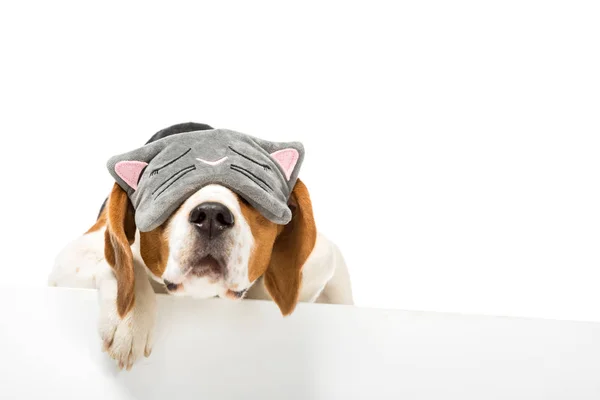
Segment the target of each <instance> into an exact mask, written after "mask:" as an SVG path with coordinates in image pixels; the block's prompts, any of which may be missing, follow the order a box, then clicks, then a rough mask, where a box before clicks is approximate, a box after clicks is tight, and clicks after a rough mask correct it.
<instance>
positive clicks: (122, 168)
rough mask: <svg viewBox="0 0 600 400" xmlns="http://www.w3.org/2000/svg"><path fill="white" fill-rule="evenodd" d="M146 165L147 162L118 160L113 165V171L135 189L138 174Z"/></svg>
mask: <svg viewBox="0 0 600 400" xmlns="http://www.w3.org/2000/svg"><path fill="white" fill-rule="evenodd" d="M146 166H148V163H145V162H143V161H119V162H118V163H117V164H116V165H115V172H116V173H117V175H119V177H121V179H123V180H124V181H125V183H127V184H128V185H129V186H130V187H131V188H132V189H133V190H137V188H138V181H139V180H140V175H141V174H142V171H143V170H144V168H146Z"/></svg>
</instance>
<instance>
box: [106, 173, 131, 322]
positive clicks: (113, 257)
mask: <svg viewBox="0 0 600 400" xmlns="http://www.w3.org/2000/svg"><path fill="white" fill-rule="evenodd" d="M106 208H107V212H106V215H107V224H106V232H105V233H104V257H105V258H106V261H107V262H108V263H109V264H110V266H111V267H112V268H113V271H114V273H115V276H116V277H117V311H118V312H119V315H120V316H121V317H124V316H125V315H126V314H127V313H128V312H129V310H131V308H132V307H133V304H134V301H135V295H134V293H135V292H134V288H135V286H134V285H135V281H134V275H135V274H134V272H133V253H132V252H131V244H132V243H133V242H134V240H135V228H136V227H135V220H134V215H135V212H134V209H133V206H132V205H131V202H130V201H129V198H128V197H127V193H126V192H125V191H124V190H123V189H121V187H120V186H119V185H117V184H116V183H115V186H113V189H112V192H111V193H110V196H109V197H108V203H107V205H106Z"/></svg>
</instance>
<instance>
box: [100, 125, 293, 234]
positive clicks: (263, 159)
mask: <svg viewBox="0 0 600 400" xmlns="http://www.w3.org/2000/svg"><path fill="white" fill-rule="evenodd" d="M289 148H291V149H295V150H297V151H298V154H299V157H298V161H297V163H296V165H295V167H294V169H293V171H292V172H291V176H290V179H289V180H287V179H286V177H285V174H284V170H283V169H282V167H281V166H280V165H279V164H278V163H277V161H275V160H274V159H273V158H272V157H271V156H270V154H271V153H273V152H275V151H278V150H282V149H289ZM223 157H227V158H226V159H225V160H224V161H223V162H221V163H219V164H217V165H208V164H206V163H204V162H201V161H199V160H197V158H200V159H202V160H208V161H216V160H221V159H222V158H223ZM303 159H304V147H303V146H302V144H301V143H299V142H286V143H283V142H270V141H267V140H262V139H259V138H256V137H252V136H249V135H246V134H243V133H239V132H235V131H231V130H226V129H212V130H202V131H194V132H186V133H180V134H177V135H173V136H168V137H165V138H163V139H160V140H158V141H155V142H152V143H149V144H146V145H145V146H143V147H140V148H138V149H136V150H133V151H130V152H128V153H124V154H121V155H117V156H114V157H112V158H111V159H110V160H109V161H108V163H107V167H108V170H109V172H110V174H111V175H112V176H113V178H114V179H115V180H116V182H117V183H118V184H119V186H121V187H122V188H123V189H124V190H125V191H126V192H127V194H128V195H129V198H130V199H131V202H132V204H133V207H134V208H135V210H136V214H135V222H136V224H137V227H138V229H139V230H140V231H141V232H147V231H151V230H153V229H155V228H156V227H158V226H159V225H161V224H162V223H163V222H165V221H166V220H167V218H168V217H169V216H170V215H171V214H172V213H173V212H174V211H175V210H176V209H177V208H178V207H179V206H180V205H181V204H182V203H183V202H184V201H185V200H186V199H187V198H188V197H190V196H191V195H192V194H193V193H194V192H196V191H197V190H199V189H200V188H202V187H203V186H206V185H208V184H211V183H216V184H221V185H223V186H225V187H227V188H229V189H231V190H232V191H234V192H236V193H238V194H239V195H240V196H242V197H243V198H244V199H246V200H247V201H248V202H249V203H250V204H251V205H252V206H254V207H255V208H256V209H257V210H258V211H259V212H260V213H261V214H263V215H264V216H265V217H266V218H267V219H269V220H271V221H273V222H274V223H277V224H287V223H288V222H289V221H290V219H291V211H290V209H289V207H288V205H287V201H288V199H289V196H290V193H291V191H292V189H293V188H294V185H295V183H296V180H297V178H298V172H299V170H300V167H301V165H302V161H303ZM121 161H141V162H145V163H148V165H147V166H146V168H145V169H144V171H143V172H142V174H141V176H140V179H139V181H138V187H137V189H133V188H132V187H130V186H129V185H128V184H127V183H126V182H125V181H124V180H123V179H122V178H121V177H120V176H119V175H118V174H117V173H116V171H115V166H116V165H117V163H119V162H121Z"/></svg>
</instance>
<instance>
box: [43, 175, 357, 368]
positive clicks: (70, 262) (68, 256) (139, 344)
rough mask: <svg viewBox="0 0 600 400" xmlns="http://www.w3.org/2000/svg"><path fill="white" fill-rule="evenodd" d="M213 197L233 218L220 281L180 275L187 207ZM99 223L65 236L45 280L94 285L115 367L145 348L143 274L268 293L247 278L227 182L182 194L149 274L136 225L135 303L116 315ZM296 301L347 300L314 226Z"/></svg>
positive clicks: (244, 232) (241, 228)
mask: <svg viewBox="0 0 600 400" xmlns="http://www.w3.org/2000/svg"><path fill="white" fill-rule="evenodd" d="M207 201H216V202H220V203H222V204H224V205H225V206H227V207H228V208H229V209H230V211H231V212H232V213H233V215H234V218H235V224H234V227H233V228H232V231H231V232H229V234H230V235H231V238H232V240H231V246H232V247H231V253H230V257H229V264H228V265H227V268H228V270H229V273H228V276H227V279H226V280H225V282H219V281H217V282H212V281H210V280H209V279H208V278H197V277H194V278H191V279H188V278H186V276H185V274H184V271H182V270H181V269H180V265H179V264H178V261H177V254H179V252H180V251H185V250H186V249H187V247H186V246H190V243H191V239H190V238H191V237H193V233H194V232H192V231H191V230H192V229H194V228H193V227H192V226H191V224H190V223H189V222H188V215H189V213H190V211H191V210H192V209H193V208H194V207H195V206H197V205H198V204H201V203H203V202H207ZM104 231H105V228H102V229H100V230H98V231H96V232H92V233H88V234H85V235H83V236H81V237H79V238H77V239H76V240H74V241H73V242H71V243H69V244H68V245H67V246H65V248H64V249H63V250H62V251H61V253H60V254H59V255H58V256H57V258H56V261H55V265H54V268H53V270H52V272H51V274H50V277H49V280H48V284H49V285H50V286H61V287H78V288H96V289H98V296H99V303H100V317H99V332H100V337H101V338H102V341H103V347H104V348H105V349H106V350H107V352H108V354H109V355H110V356H111V357H112V358H113V359H115V360H116V361H117V364H118V365H119V367H121V368H127V369H129V368H131V366H132V364H133V363H134V362H135V360H137V359H138V358H139V357H141V355H142V354H145V355H146V356H148V355H149V354H150V351H151V350H152V332H153V329H154V323H155V319H156V298H155V297H156V296H155V294H154V292H155V291H157V290H160V289H159V286H158V285H156V287H155V290H153V287H152V285H151V281H150V278H149V277H151V278H152V279H154V280H155V281H157V282H160V283H162V280H163V279H167V280H169V281H171V282H174V283H182V282H185V283H184V284H183V290H182V291H181V292H178V293H177V294H185V295H191V296H194V297H213V296H215V295H219V296H221V297H225V294H226V292H227V290H228V289H232V290H239V289H244V288H248V287H250V289H249V291H248V293H247V295H246V297H247V298H252V299H270V296H269V295H268V293H267V291H266V289H265V287H264V284H263V282H262V279H260V280H258V281H257V283H256V284H254V285H253V286H252V284H253V283H254V282H249V281H248V271H247V268H248V261H249V258H250V254H251V249H252V246H253V245H254V238H253V236H252V231H251V229H250V226H249V225H248V223H247V222H246V220H245V219H244V216H243V214H242V211H241V209H240V205H239V203H238V200H237V198H236V196H235V195H234V194H233V192H231V191H230V190H229V189H226V188H224V187H222V186H219V185H209V186H206V187H204V188H202V189H201V190H199V191H198V192H197V193H195V194H194V195H193V196H191V197H190V198H189V199H187V200H186V202H185V203H184V204H183V205H182V206H181V208H180V209H179V210H178V211H177V213H176V215H174V216H173V218H172V219H171V221H170V222H169V225H168V226H167V232H168V237H169V248H170V252H169V253H170V254H169V259H168V262H167V266H166V269H165V272H164V274H163V276H162V277H155V276H154V275H153V274H152V273H150V271H149V269H148V268H147V267H146V265H145V264H144V262H143V260H142V258H141V255H140V250H139V233H138V234H136V240H135V242H134V244H133V245H132V252H133V257H134V268H135V303H134V304H135V305H134V307H133V309H132V310H131V311H130V312H129V313H128V314H127V315H125V316H124V317H123V318H120V317H119V315H118V313H117V310H116V300H117V281H116V278H115V276H114V274H113V271H112V268H111V267H110V265H108V263H107V262H106V260H105V259H104ZM302 271H303V277H302V286H301V292H300V296H299V300H300V301H301V302H322V303H335V304H352V302H353V300H352V290H351V286H350V279H349V276H348V270H347V267H346V264H345V262H344V259H343V257H342V255H341V253H340V251H339V249H338V248H337V246H336V245H335V244H333V243H332V242H331V241H329V240H328V239H327V238H326V237H325V236H323V235H322V234H318V236H317V241H316V244H315V248H314V249H313V252H312V253H311V255H310V256H309V258H308V260H307V261H306V263H305V265H304V267H303V270H302Z"/></svg>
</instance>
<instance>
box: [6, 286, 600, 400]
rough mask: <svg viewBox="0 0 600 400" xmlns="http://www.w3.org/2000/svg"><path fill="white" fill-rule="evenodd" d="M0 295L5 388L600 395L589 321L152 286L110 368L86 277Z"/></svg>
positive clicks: (68, 394) (60, 394)
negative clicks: (133, 357)
mask: <svg viewBox="0 0 600 400" xmlns="http://www.w3.org/2000/svg"><path fill="white" fill-rule="evenodd" d="M0 304H5V305H10V306H9V307H6V308H5V310H4V311H3V316H2V318H1V319H0V354H2V357H1V358H0V390H1V392H2V396H1V397H2V399H25V398H39V397H40V396H41V395H42V394H43V396H44V398H49V399H54V398H56V399H62V400H64V399H68V398H73V399H90V400H93V399H103V400H105V399H111V400H120V399H171V398H177V399H199V398H207V399H240V398H242V399H256V398H269V399H315V400H316V399H359V398H363V399H369V398H376V399H432V400H433V399H436V400H437V399H461V400H471V399H473V400H481V399H487V400H492V399H512V400H518V399H524V400H536V399H561V400H563V399H573V400H575V399H577V400H583V399H590V400H591V399H593V400H597V399H598V398H600V375H599V371H600V340H599V338H600V324H598V323H583V322H557V321H545V320H528V319H510V318H494V317H477V316H464V315H451V314H436V313H417V312H404V311H386V310H370V309H360V308H353V307H346V306H325V305H306V304H302V305H300V306H299V308H298V310H297V311H296V313H295V314H293V315H292V316H291V317H290V318H287V319H283V318H281V317H280V316H279V314H278V312H277V309H276V307H275V306H274V304H272V303H269V302H259V301H245V302H241V303H233V302H228V301H223V300H204V301H198V300H191V299H185V298H175V297H164V296H160V298H159V325H158V331H157V338H156V344H155V346H154V352H153V354H152V355H151V357H150V358H149V359H146V360H144V361H143V362H142V363H141V364H138V365H136V366H134V369H133V370H132V371H131V372H117V370H116V366H114V365H113V362H112V361H110V360H109V359H108V357H107V356H106V355H105V354H103V353H101V352H100V341H99V339H98V336H97V333H96V317H97V305H96V294H95V292H94V291H88V290H67V289H46V290H31V291H19V290H12V291H11V290H9V291H3V292H0ZM15 322H17V323H15Z"/></svg>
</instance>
